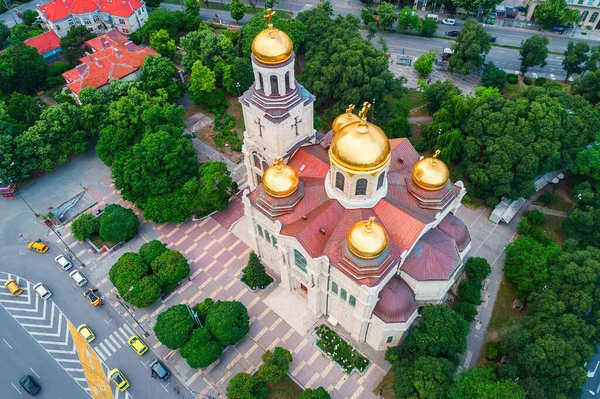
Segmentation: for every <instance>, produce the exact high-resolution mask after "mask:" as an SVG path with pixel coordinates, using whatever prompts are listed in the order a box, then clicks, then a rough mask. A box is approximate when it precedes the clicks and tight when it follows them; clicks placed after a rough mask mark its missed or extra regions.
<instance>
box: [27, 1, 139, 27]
mask: <svg viewBox="0 0 600 399" xmlns="http://www.w3.org/2000/svg"><path fill="white" fill-rule="evenodd" d="M144 4H145V3H144V2H143V1H139V0H52V1H50V2H48V3H46V4H42V5H41V6H38V7H37V9H38V10H39V11H41V12H42V13H44V14H45V15H46V18H47V19H48V20H50V21H52V22H57V21H60V20H62V19H65V18H67V17H69V16H71V15H82V14H88V13H91V12H94V11H100V12H103V13H107V14H109V15H111V16H114V17H124V18H128V17H130V16H131V15H133V13H134V12H136V11H137V9H138V8H140V7H142V6H143V5H144Z"/></svg>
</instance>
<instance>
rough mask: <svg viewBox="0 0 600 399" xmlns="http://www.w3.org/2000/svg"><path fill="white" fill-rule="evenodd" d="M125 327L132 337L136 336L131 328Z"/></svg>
mask: <svg viewBox="0 0 600 399" xmlns="http://www.w3.org/2000/svg"><path fill="white" fill-rule="evenodd" d="M123 327H124V328H125V329H126V330H127V331H129V334H130V335H135V332H134V331H133V330H132V329H131V327H129V326H128V325H127V324H123Z"/></svg>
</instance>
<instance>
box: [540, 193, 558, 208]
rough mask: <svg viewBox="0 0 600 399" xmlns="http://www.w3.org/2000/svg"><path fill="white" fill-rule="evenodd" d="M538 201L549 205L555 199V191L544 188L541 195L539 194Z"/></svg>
mask: <svg viewBox="0 0 600 399" xmlns="http://www.w3.org/2000/svg"><path fill="white" fill-rule="evenodd" d="M538 201H540V202H541V203H542V204H544V205H549V204H551V203H553V202H554V201H556V193H555V192H554V190H546V191H544V193H543V194H542V195H540V198H538Z"/></svg>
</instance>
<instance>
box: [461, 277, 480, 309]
mask: <svg viewBox="0 0 600 399" xmlns="http://www.w3.org/2000/svg"><path fill="white" fill-rule="evenodd" d="M458 299H459V300H462V301H465V302H469V303H472V304H473V305H479V304H480V303H481V283H480V282H479V281H472V280H465V281H461V283H460V284H459V286H458Z"/></svg>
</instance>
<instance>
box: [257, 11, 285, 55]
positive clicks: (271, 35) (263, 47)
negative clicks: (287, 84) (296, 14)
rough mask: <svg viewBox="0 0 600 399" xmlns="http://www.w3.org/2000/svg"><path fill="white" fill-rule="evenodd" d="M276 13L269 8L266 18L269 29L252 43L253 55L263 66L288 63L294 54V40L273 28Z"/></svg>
mask: <svg viewBox="0 0 600 399" xmlns="http://www.w3.org/2000/svg"><path fill="white" fill-rule="evenodd" d="M274 16H275V11H271V9H270V8H269V9H268V10H267V14H266V15H265V16H264V18H265V20H268V28H267V29H265V30H263V31H261V32H260V33H259V34H258V35H256V37H255V38H254V40H253V41H252V54H254V57H255V58H256V59H257V60H258V61H260V62H262V63H263V64H279V63H280V62H284V61H287V60H288V59H289V58H290V57H291V56H292V53H293V52H294V43H292V39H290V37H289V36H288V35H287V34H286V33H285V32H283V31H281V30H279V29H275V28H273V23H272V21H271V19H272V18H273V17H274Z"/></svg>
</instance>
